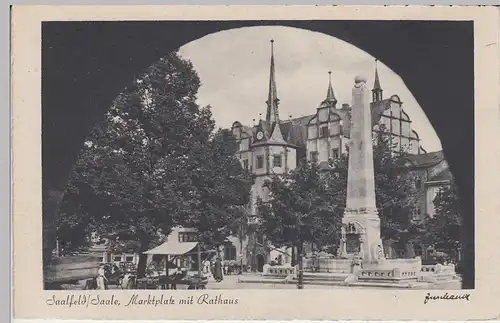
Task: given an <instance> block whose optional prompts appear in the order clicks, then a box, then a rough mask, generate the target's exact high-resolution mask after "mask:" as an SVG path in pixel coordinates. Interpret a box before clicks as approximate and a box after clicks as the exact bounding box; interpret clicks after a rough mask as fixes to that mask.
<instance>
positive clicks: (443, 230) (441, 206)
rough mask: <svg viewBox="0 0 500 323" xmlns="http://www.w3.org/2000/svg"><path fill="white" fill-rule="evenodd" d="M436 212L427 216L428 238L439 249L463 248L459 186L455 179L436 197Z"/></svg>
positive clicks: (454, 249)
mask: <svg viewBox="0 0 500 323" xmlns="http://www.w3.org/2000/svg"><path fill="white" fill-rule="evenodd" d="M434 207H435V211H436V213H435V214H434V216H433V217H427V221H426V225H427V232H426V240H427V242H428V243H429V244H433V245H434V246H435V247H436V248H437V249H441V250H446V251H456V250H458V249H461V248H462V242H461V241H462V236H461V231H462V229H463V227H462V217H461V208H460V201H459V197H458V188H457V186H456V184H455V182H454V181H452V182H451V183H450V185H447V186H444V187H443V188H442V189H441V190H440V191H439V192H438V194H437V196H436V198H435V199H434Z"/></svg>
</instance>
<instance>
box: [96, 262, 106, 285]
mask: <svg viewBox="0 0 500 323" xmlns="http://www.w3.org/2000/svg"><path fill="white" fill-rule="evenodd" d="M107 280H108V279H107V278H106V270H105V269H104V265H101V266H100V267H99V269H98V270H97V279H96V281H97V289H106V281H107Z"/></svg>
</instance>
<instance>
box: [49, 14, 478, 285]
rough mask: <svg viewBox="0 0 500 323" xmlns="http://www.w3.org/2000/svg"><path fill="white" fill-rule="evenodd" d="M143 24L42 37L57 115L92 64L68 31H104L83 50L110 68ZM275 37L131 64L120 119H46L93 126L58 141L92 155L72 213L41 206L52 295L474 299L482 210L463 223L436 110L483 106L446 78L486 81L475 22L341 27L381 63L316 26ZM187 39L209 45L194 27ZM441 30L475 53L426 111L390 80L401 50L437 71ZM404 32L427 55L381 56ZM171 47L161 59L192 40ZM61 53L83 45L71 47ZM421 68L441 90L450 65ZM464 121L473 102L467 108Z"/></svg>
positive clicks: (232, 40)
mask: <svg viewBox="0 0 500 323" xmlns="http://www.w3.org/2000/svg"><path fill="white" fill-rule="evenodd" d="M108 24H110V25H111V26H108ZM113 24H118V25H113ZM135 24H137V27H138V29H137V30H141V29H142V28H144V26H143V24H141V23H140V22H137V23H135V22H130V23H121V24H120V23H105V22H103V23H99V22H89V23H81V22H79V23H75V24H73V23H71V22H68V23H57V22H54V23H46V24H44V26H43V28H42V37H43V39H42V42H43V44H44V45H46V47H44V48H43V49H42V50H43V55H42V59H43V61H42V67H43V68H47V70H44V72H43V73H42V82H43V88H42V89H43V90H44V92H42V96H43V100H44V101H43V103H45V102H47V104H48V102H49V101H52V100H55V102H57V100H58V99H59V100H61V99H60V98H57V97H55V98H53V97H52V95H54V94H55V92H54V90H53V89H55V88H57V92H59V91H60V92H65V91H64V88H65V87H71V86H72V84H71V83H70V84H64V76H66V75H68V74H75V73H76V72H77V71H78V72H80V70H82V69H83V68H84V67H83V66H85V64H83V66H82V64H80V63H76V62H77V61H78V57H77V56H76V55H78V54H81V51H80V48H79V47H78V46H76V45H77V44H78V42H77V41H76V39H71V38H69V39H64V38H61V36H60V34H59V32H63V33H67V34H70V33H71V32H72V31H74V32H75V37H77V34H78V33H77V28H80V26H81V27H83V29H81V30H83V31H86V30H92V31H95V32H97V33H99V32H102V33H100V35H102V36H99V38H98V39H88V40H87V41H89V42H94V41H96V43H95V48H94V51H95V53H96V54H97V55H99V54H100V46H101V45H100V44H101V43H103V42H105V41H108V40H107V39H105V37H106V36H104V35H106V31H107V30H109V29H111V30H113V31H120V28H121V27H123V32H124V33H128V32H132V33H133V32H134V30H135V29H134V27H135ZM205 24H206V23H205ZM221 24H222V23H221ZM275 24H277V22H276V21H274V22H265V21H262V22H259V23H255V24H253V25H252V24H248V25H249V26H245V27H240V28H234V29H233V28H231V27H230V24H226V25H224V24H222V26H220V27H219V28H220V29H223V28H224V27H225V26H227V27H226V28H227V29H226V28H224V29H226V30H221V31H218V32H213V33H207V35H205V36H203V37H200V38H198V39H195V40H192V41H187V42H186V43H185V44H182V45H181V46H179V47H178V48H176V49H174V50H171V51H168V50H165V52H158V55H159V56H158V59H157V60H154V61H151V62H150V63H151V64H150V65H149V66H148V67H146V68H145V69H142V70H140V69H138V70H135V71H133V70H131V69H130V68H129V67H127V66H121V68H124V69H127V71H128V72H129V73H128V75H127V77H124V78H123V79H119V80H117V82H120V84H124V85H125V86H124V87H123V88H122V89H120V91H119V92H118V93H116V97H115V98H114V99H113V100H112V101H110V102H108V103H109V104H108V105H107V106H106V102H104V100H102V99H101V101H100V102H92V101H91V99H90V98H88V100H87V101H86V102H75V103H74V104H73V105H68V104H64V105H63V104H61V105H53V106H51V107H48V106H45V104H44V105H42V109H43V111H42V113H44V117H45V109H46V108H47V109H50V110H48V111H47V114H46V117H47V120H44V126H46V125H47V124H49V123H51V122H52V121H51V118H52V116H53V113H55V114H58V113H59V112H60V110H65V112H63V113H69V112H66V110H70V111H75V110H76V109H79V108H81V110H82V111H79V112H75V114H78V115H80V114H81V115H82V117H83V118H91V117H94V116H93V115H92V114H94V113H95V114H96V116H95V118H93V119H94V120H95V124H94V125H93V127H92V129H89V130H90V131H89V132H88V134H86V136H85V138H84V140H80V141H77V140H76V138H74V137H73V138H61V137H66V136H61V135H59V138H57V139H55V140H58V141H67V140H71V145H73V146H74V147H73V149H75V150H76V149H78V150H79V151H78V154H77V157H76V158H75V160H74V163H72V165H71V170H70V172H69V174H67V181H66V182H65V187H64V191H62V192H61V193H62V194H59V195H58V196H57V198H58V199H60V201H57V202H56V204H57V205H54V206H53V208H52V209H50V210H49V209H47V210H46V211H45V212H52V213H53V214H46V213H44V221H45V222H44V225H45V228H44V229H45V231H44V243H45V244H44V266H45V268H44V269H45V271H44V273H45V276H44V279H45V288H47V289H269V288H271V289H302V288H305V289H308V288H417V289H448V290H449V289H452V290H453V289H461V288H462V280H463V278H462V276H463V275H464V274H465V272H467V271H473V270H474V268H471V267H470V266H467V263H466V262H464V261H463V259H464V257H465V258H467V257H469V258H470V257H473V255H471V254H464V252H467V251H466V250H464V246H463V244H464V234H465V232H464V231H466V230H471V228H470V227H468V228H467V227H464V220H463V217H464V216H471V215H466V214H464V210H463V207H462V205H461V204H462V203H461V198H460V196H459V194H458V191H459V190H458V187H457V183H456V181H455V177H454V174H453V172H452V170H453V168H452V167H450V165H449V163H448V162H447V159H446V158H445V156H446V153H445V151H444V150H443V147H442V143H441V141H440V138H439V136H438V134H437V132H436V129H435V128H434V127H433V124H432V123H431V122H430V121H429V119H428V118H427V116H426V111H427V110H426V109H443V111H447V108H444V107H442V106H439V104H437V103H438V102H441V101H442V100H444V101H447V100H449V102H453V101H454V100H456V98H453V97H448V96H449V95H452V96H457V95H459V96H460V97H462V98H464V101H465V102H463V103H462V106H463V104H464V103H466V102H467V103H468V102H472V99H473V97H472V95H473V91H472V90H473V87H472V82H470V81H469V82H467V81H462V84H464V83H470V85H471V87H470V88H467V87H466V88H460V93H457V92H456V91H449V89H450V88H452V87H453V86H451V85H450V82H451V83H453V81H454V80H457V79H463V80H468V79H469V80H471V78H472V77H473V73H472V72H473V61H472V60H471V57H472V55H471V53H472V50H473V47H472V44H473V42H472V41H473V38H472V28H471V27H472V25H471V24H469V23H467V22H465V23H453V22H450V23H446V22H439V23H435V24H431V23H429V22H411V23H408V22H372V23H371V24H370V26H368V25H367V24H366V23H364V22H359V23H357V22H354V21H346V22H343V23H340V22H332V24H333V25H334V26H340V28H341V30H342V28H344V30H349V27H350V26H353V27H354V28H358V29H360V30H361V32H364V33H370V35H371V37H372V39H371V40H370V41H375V40H377V41H378V42H380V44H381V45H380V46H379V47H375V48H377V49H378V50H376V51H373V52H371V53H369V52H367V51H365V50H363V49H361V48H359V47H356V46H354V45H352V44H350V43H349V42H347V41H344V40H342V37H335V32H332V34H333V36H332V35H327V34H325V33H321V32H317V31H314V29H315V28H314V27H313V28H309V29H310V30H308V28H307V26H308V24H307V23H303V24H302V25H303V26H305V28H296V27H290V26H276V25H275ZM269 25H275V26H269ZM322 25H323V26H324V27H325V28H326V30H328V23H327V22H323V24H322ZM162 26H163V24H162V23H161V22H159V23H158V24H157V25H155V24H153V23H151V24H149V26H147V27H148V28H157V29H162V30H163V31H164V33H165V34H167V35H168V34H169V33H170V32H173V30H174V28H175V27H174V26H172V27H169V25H168V24H166V25H165V27H162ZM177 26H182V28H184V29H185V30H187V33H192V32H194V33H205V32H204V28H203V27H202V26H199V25H198V24H197V23H194V22H193V23H190V22H183V23H178V24H177ZM310 26H311V27H312V26H315V23H314V22H310ZM363 26H365V27H363ZM422 27H423V28H422ZM336 28H338V27H336ZM369 28H370V29H369ZM334 29H335V28H332V30H334ZM81 30H80V33H82V31H81ZM378 30H386V31H390V32H392V34H391V33H389V34H387V35H385V34H383V33H378V32H377V31H378ZM434 30H435V31H437V32H441V33H444V34H445V35H449V36H451V37H461V38H463V39H461V40H459V41H458V44H461V45H464V44H468V46H462V47H460V49H459V50H460V52H458V53H455V55H456V57H455V61H456V64H457V69H456V71H454V72H455V75H454V77H453V78H452V79H449V80H448V81H447V82H448V86H449V88H447V89H443V88H440V87H439V86H437V87H434V86H433V87H434V88H433V89H432V92H431V93H425V94H423V96H428V97H430V100H429V99H422V98H420V97H419V96H416V95H415V94H414V93H413V92H412V88H411V87H408V86H407V85H406V84H407V83H406V81H407V80H406V79H404V78H403V77H401V75H398V74H397V73H396V72H395V71H394V70H392V69H391V67H390V66H391V63H392V61H391V59H392V58H391V57H393V56H391V55H388V54H387V53H388V52H393V51H394V52H398V51H400V53H401V54H399V55H403V56H406V57H405V63H404V64H406V65H408V66H412V65H413V66H414V68H415V66H419V65H425V64H426V63H431V62H427V61H426V59H425V57H426V56H429V55H432V49H433V47H437V48H436V50H439V48H440V47H442V46H443V45H444V44H439V43H437V42H436V41H435V40H434V39H432V38H430V39H421V38H426V37H425V36H427V34H424V33H425V31H430V32H433V31H434ZM443 30H444V31H443ZM408 33H409V34H414V35H415V36H414V39H415V40H414V41H411V38H410V39H408V40H407V41H409V43H410V44H411V46H420V47H422V48H424V47H425V48H426V49H429V50H430V51H431V52H430V53H427V54H426V56H424V55H420V53H418V52H415V53H412V54H410V56H408V54H407V52H405V51H401V49H400V47H401V44H395V43H394V44H393V45H389V46H387V45H385V42H386V41H387V40H390V39H391V38H392V37H394V36H391V35H396V37H397V36H398V35H401V34H403V35H404V34H408ZM339 34H340V35H342V32H340V33H339ZM344 37H345V36H344ZM166 38H167V39H165V40H164V42H165V49H166V48H168V47H175V46H176V45H177V44H178V42H177V43H174V41H173V40H169V39H168V37H166ZM436 38H437V37H436ZM179 39H180V37H177V39H176V40H179ZM184 39H186V40H188V37H185V38H184ZM65 40H67V41H73V40H74V41H75V46H74V47H71V46H73V45H72V44H70V43H64V46H67V47H66V48H63V49H61V46H63V42H64V41H65ZM362 41H363V40H360V42H361V43H362ZM447 41H448V42H449V43H451V44H453V42H454V41H455V42H457V41H456V40H454V39H453V38H451V39H448V40H447ZM132 46H137V47H139V48H140V47H142V46H141V45H140V44H139V43H138V44H132ZM58 50H59V51H61V50H65V51H66V52H67V53H68V55H69V57H66V58H65V59H66V60H71V61H72V62H74V65H73V67H72V70H70V71H68V70H65V69H62V70H58V66H61V65H62V64H61V61H60V60H59V59H60V57H58V56H57V54H58ZM403 53H405V54H403ZM127 54H128V53H124V55H127ZM377 54H379V56H377ZM131 57H132V56H131ZM385 57H387V58H386V59H384V58H385ZM92 58H93V57H92V56H87V57H83V58H80V59H83V60H84V62H85V61H86V60H91V59H92ZM63 62H64V61H63ZM462 62H463V63H462ZM109 63H110V64H113V62H111V61H110V62H109ZM398 63H399V62H398ZM398 63H396V64H398ZM454 63H455V62H454ZM115 64H117V62H115ZM440 64H447V63H446V62H440ZM448 64H449V63H448ZM424 71H425V69H422V70H421V71H420V72H419V73H418V74H416V75H412V77H413V78H414V80H413V81H412V82H411V83H417V84H418V83H424V84H420V85H417V86H419V87H421V88H422V87H424V86H425V83H430V84H433V83H435V82H433V80H435V79H436V78H438V77H437V76H436V75H437V73H436V72H439V70H437V71H434V74H429V75H426V74H425V73H424ZM82 72H83V70H82ZM95 72H96V70H88V73H95ZM82 77H85V76H82ZM80 82H81V81H80V80H74V81H73V83H74V84H77V83H80ZM45 90H47V91H46V92H45ZM89 90H92V91H95V92H94V93H91V94H90V95H94V97H95V98H97V99H98V100H99V99H100V98H99V96H100V94H99V92H100V91H101V89H99V88H94V89H90V88H81V89H80V91H81V92H80V93H79V94H80V95H83V94H84V93H86V92H85V91H89ZM108 94H112V93H108ZM65 95H69V93H67V92H66V93H58V94H57V96H63V97H64V96H65ZM438 95H440V96H441V97H440V98H439V97H437V96H438ZM69 99H70V100H76V99H77V97H71V98H69ZM62 100H64V98H63V99H62ZM62 100H61V101H59V102H62ZM433 100H435V102H432V101H433ZM426 101H430V104H429V105H428V106H422V105H421V104H423V103H424V102H426ZM52 102H53V101H52ZM419 102H422V103H421V104H419ZM97 104H102V105H101V106H99V108H100V109H99V110H98V109H96V107H95V106H92V105H97ZM460 107H461V106H459V107H457V106H455V107H454V108H455V109H460ZM466 111H473V106H469V107H465V108H464V109H462V110H460V113H462V114H464V113H468V112H466ZM61 112H62V111H61ZM70 113H72V112H70ZM87 113H88V114H87ZM97 114H99V115H97ZM449 120H450V121H449V122H450V125H451V124H452V123H453V122H455V121H454V120H455V119H454V118H453V117H450V119H449ZM61 121H62V120H61ZM65 122H74V123H79V122H85V121H83V120H81V119H80V118H75V119H73V120H71V121H69V120H68V121H65ZM467 122H470V124H473V119H469V120H467ZM50 126H53V125H49V127H50ZM66 126H69V125H68V124H67V125H66ZM467 127H468V128H469V129H472V127H470V125H467ZM457 128H458V126H457ZM45 130H46V129H45V128H43V129H42V132H43V135H44V138H43V139H44V142H43V144H44V145H48V146H49V147H46V146H44V147H43V152H44V156H43V157H44V159H43V162H46V161H49V164H50V163H51V162H56V161H54V159H57V158H58V157H59V156H55V155H52V154H51V152H50V149H51V148H50V146H51V145H54V144H55V145H57V142H56V143H52V142H51V141H50V139H51V137H49V136H50V134H51V132H50V131H58V129H57V128H54V129H51V130H49V131H48V132H45ZM462 130H463V131H464V132H466V130H467V128H462ZM467 136H469V137H468V138H469V140H473V137H474V134H473V133H470V132H469V133H467ZM464 145H468V143H467V142H464ZM463 148H464V147H460V149H463ZM471 157H472V156H471ZM465 158H467V157H465ZM65 175H66V174H65ZM463 175H466V176H471V177H473V176H474V174H473V173H464V174H463ZM46 176H50V174H47V175H46ZM61 176H62V174H61ZM43 181H44V182H45V181H50V179H48V178H46V177H44V178H43ZM466 194H467V193H466ZM44 202H45V201H44ZM49 219H50V220H49Z"/></svg>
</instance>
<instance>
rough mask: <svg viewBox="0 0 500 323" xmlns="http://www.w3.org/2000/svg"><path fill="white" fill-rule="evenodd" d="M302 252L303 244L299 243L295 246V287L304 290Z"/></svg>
mask: <svg viewBox="0 0 500 323" xmlns="http://www.w3.org/2000/svg"><path fill="white" fill-rule="evenodd" d="M302 251H303V242H302V241H301V242H299V244H298V245H297V262H298V265H299V283H298V285H297V288H298V289H304V264H303V261H302Z"/></svg>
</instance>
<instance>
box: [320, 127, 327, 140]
mask: <svg viewBox="0 0 500 323" xmlns="http://www.w3.org/2000/svg"><path fill="white" fill-rule="evenodd" d="M328 136H329V133H328V126H324V127H321V137H322V138H326V137H328Z"/></svg>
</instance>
